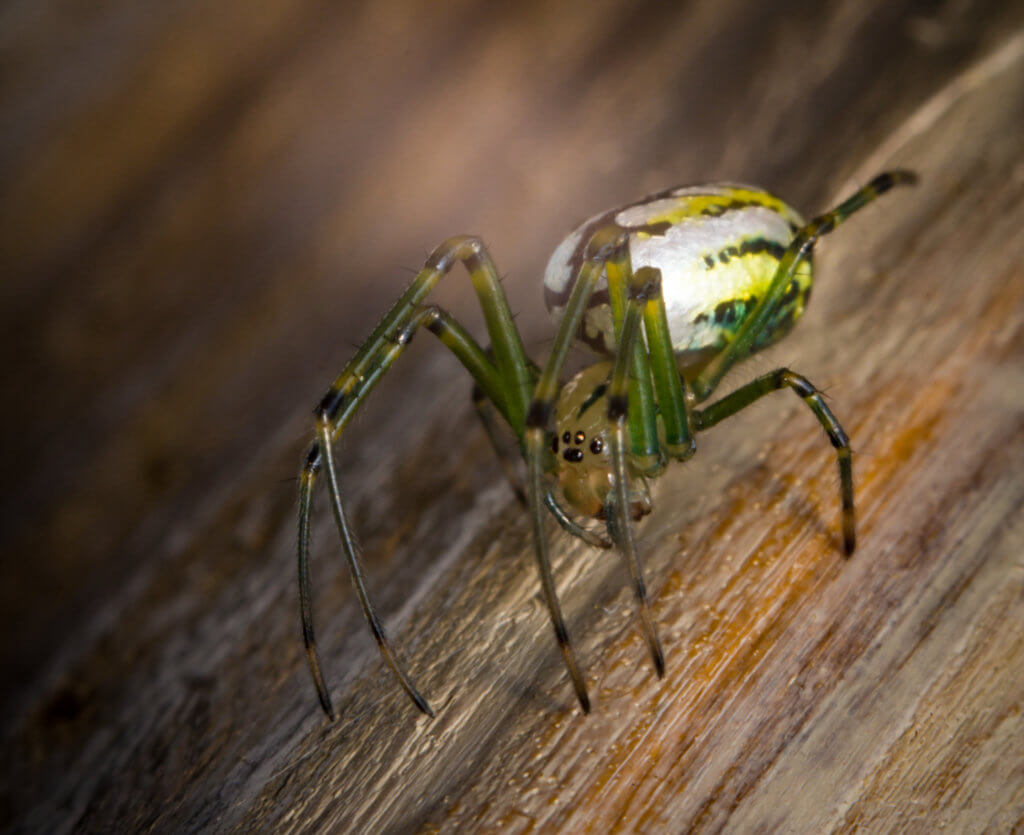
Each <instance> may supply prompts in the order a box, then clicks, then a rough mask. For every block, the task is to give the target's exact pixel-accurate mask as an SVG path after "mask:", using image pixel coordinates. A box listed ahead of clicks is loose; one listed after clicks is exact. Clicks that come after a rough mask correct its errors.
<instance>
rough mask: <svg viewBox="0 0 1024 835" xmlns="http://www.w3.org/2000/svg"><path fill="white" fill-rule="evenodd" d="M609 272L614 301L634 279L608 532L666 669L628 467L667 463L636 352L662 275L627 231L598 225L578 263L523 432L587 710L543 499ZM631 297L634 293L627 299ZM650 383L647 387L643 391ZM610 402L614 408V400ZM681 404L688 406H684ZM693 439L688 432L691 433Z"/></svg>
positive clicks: (617, 406)
mask: <svg viewBox="0 0 1024 835" xmlns="http://www.w3.org/2000/svg"><path fill="white" fill-rule="evenodd" d="M603 272H606V273H607V276H608V279H609V289H610V291H611V295H612V298H613V299H614V297H615V293H616V291H617V289H616V286H615V284H616V281H620V280H622V279H623V278H625V277H629V285H630V286H629V289H628V291H626V290H625V288H622V289H623V291H624V292H623V296H624V298H623V300H622V305H621V306H619V308H618V309H619V311H621V312H622V315H621V317H620V316H617V317H616V320H617V331H618V333H619V346H618V351H617V355H616V357H617V358H616V364H615V371H614V373H613V382H612V386H611V391H612V392H613V394H611V395H610V396H609V403H610V404H613V406H614V409H613V412H614V413H613V414H612V416H611V418H610V422H611V423H612V425H613V427H614V431H613V432H612V436H611V439H610V441H611V444H612V453H613V458H614V459H615V460H616V462H617V466H618V468H619V473H618V476H617V477H616V478H615V479H613V480H615V481H617V482H618V483H617V485H616V490H615V491H614V492H613V494H611V495H609V496H608V498H607V510H606V514H605V515H606V519H607V520H608V530H609V534H610V535H611V536H612V538H613V540H614V541H615V542H616V543H617V544H618V545H619V547H620V549H621V550H622V552H623V555H624V557H625V559H626V562H627V565H628V567H629V570H630V574H631V576H632V577H633V583H634V589H635V592H636V597H637V600H638V602H639V604H640V613H641V620H642V622H643V627H644V633H645V636H646V639H647V642H648V645H649V647H650V649H651V656H652V658H653V660H654V665H655V669H656V670H657V671H658V674H659V675H662V674H663V673H664V667H665V665H664V655H663V652H662V650H661V642H660V640H659V639H658V636H657V631H656V630H655V628H654V623H653V620H652V618H651V616H650V608H649V605H648V601H647V592H646V588H645V585H644V581H643V576H642V573H641V571H640V566H639V561H638V560H637V556H636V548H635V545H634V543H633V539H632V530H631V525H630V522H629V513H630V500H629V495H630V489H629V473H628V468H627V466H626V457H627V455H628V456H630V457H631V460H632V462H633V466H638V467H639V468H640V469H641V470H644V471H649V470H652V469H654V470H656V469H660V461H661V456H662V453H661V449H660V446H659V445H658V440H657V429H656V422H655V412H654V406H653V397H652V395H651V393H650V392H651V379H650V373H651V372H650V370H649V367H648V365H647V362H648V358H647V356H646V354H643V355H642V356H641V355H640V352H639V351H637V350H636V349H637V346H638V344H639V339H638V334H639V330H640V322H641V315H642V313H643V311H644V304H645V302H646V301H647V299H648V296H652V297H653V296H654V295H655V293H656V287H657V285H658V281H659V279H660V274H659V273H658V272H657V271H656V270H640V271H638V275H637V276H632V271H631V268H630V266H629V251H628V237H627V236H626V234H625V233H624V230H622V229H619V228H617V227H614V226H612V227H607V228H604V229H601V230H599V231H598V232H597V233H596V234H595V235H594V236H593V237H592V238H591V239H590V241H589V243H588V245H587V248H586V252H585V259H584V262H583V264H582V266H581V267H580V269H579V272H578V275H577V277H576V281H575V283H574V285H573V290H572V293H571V294H570V296H569V299H568V302H567V304H566V307H565V309H564V312H563V318H562V321H561V322H560V323H559V327H558V332H557V334H556V335H555V339H554V342H553V345H552V350H551V354H550V355H549V357H548V362H547V365H546V366H545V368H544V371H543V373H542V374H541V376H540V379H539V380H538V382H537V388H536V391H535V392H534V398H533V401H532V402H531V404H530V408H529V411H528V412H527V418H526V430H525V433H524V448H525V454H526V461H527V485H526V486H527V496H528V499H529V502H530V510H531V519H532V522H533V535H534V545H535V552H536V555H537V564H538V568H539V569H540V576H541V585H542V588H543V591H544V596H545V599H546V601H547V604H548V609H549V611H550V614H551V621H552V625H553V627H554V630H555V636H556V638H557V640H558V643H559V647H560V648H561V650H562V654H563V657H564V659H565V664H566V667H567V668H568V670H569V674H570V676H571V678H572V681H573V687H574V688H575V690H576V696H577V698H578V699H579V703H580V707H581V708H582V710H583V712H584V713H587V712H589V711H590V698H589V696H588V694H587V688H586V684H585V682H584V679H583V676H582V674H581V672H580V669H579V666H578V664H577V663H576V657H575V652H574V650H573V646H572V642H571V640H570V638H569V633H568V630H567V629H566V626H565V621H564V618H563V616H562V611H561V606H560V605H559V602H558V594H557V591H556V589H555V583H554V579H553V577H552V573H551V561H550V557H549V552H548V545H547V538H546V536H545V533H544V526H543V512H542V498H543V496H544V495H545V493H546V486H545V484H544V478H545V475H546V472H547V471H548V470H550V469H551V466H550V462H549V461H548V459H547V456H548V455H549V446H548V443H547V439H548V437H549V431H550V424H551V421H552V417H553V412H554V403H555V398H556V396H557V394H558V390H559V383H558V381H559V377H560V374H561V371H562V368H563V366H564V363H565V358H566V355H567V353H568V350H569V346H570V343H571V341H572V339H573V337H574V335H575V334H576V332H577V330H578V328H579V323H580V320H581V319H582V316H583V312H584V309H585V307H586V305H587V302H588V300H589V299H590V297H591V295H592V293H593V291H594V287H595V286H596V283H597V280H598V278H599V277H600V276H601V274H602V273H603ZM627 295H628V298H626V296H627ZM613 304H614V302H613ZM631 369H632V371H633V375H634V376H633V377H632V379H631V378H630V370H631ZM638 369H639V373H640V374H641V375H643V378H646V379H643V378H641V379H637V377H638V374H637V371H638ZM645 387H646V393H643V389H644V388H645ZM638 390H641V394H640V396H639V397H636V393H637V391H638ZM633 401H635V402H636V403H637V404H638V412H637V413H634V414H630V403H631V402H633ZM609 408H610V409H612V406H610V407H609ZM680 408H682V406H681V405H680ZM634 426H636V427H637V432H638V434H640V435H641V440H640V442H639V443H638V441H637V439H636V438H634V437H632V434H631V433H632V431H633V427H634ZM688 440H689V436H688V435H687V441H688ZM616 448H617V452H616Z"/></svg>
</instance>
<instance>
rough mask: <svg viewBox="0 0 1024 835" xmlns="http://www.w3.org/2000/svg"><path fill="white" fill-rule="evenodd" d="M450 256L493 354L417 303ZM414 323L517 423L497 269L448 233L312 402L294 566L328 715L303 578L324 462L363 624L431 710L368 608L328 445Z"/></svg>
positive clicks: (513, 352) (517, 387)
mask: <svg viewBox="0 0 1024 835" xmlns="http://www.w3.org/2000/svg"><path fill="white" fill-rule="evenodd" d="M458 261H462V262H463V263H464V264H465V265H466V268H467V270H468V272H469V274H470V279H471V281H472V283H473V286H474V289H475V290H476V292H477V296H478V297H479V300H480V304H481V308H482V309H483V313H484V319H485V322H486V325H487V330H488V332H489V334H490V337H491V343H492V346H493V347H492V351H493V357H494V361H493V362H492V361H491V359H490V358H489V357H488V356H487V354H486V353H485V352H484V350H483V349H482V348H481V347H480V346H479V345H478V344H477V343H476V341H475V340H474V339H473V337H472V336H470V335H469V333H468V332H467V331H466V330H465V329H464V328H463V327H462V326H461V325H459V324H458V322H456V321H455V319H453V318H452V317H451V316H450V315H449V314H447V313H446V312H445V311H443V310H442V309H441V308H439V307H437V306H435V305H432V306H429V307H424V306H422V305H421V304H420V302H421V301H422V299H423V298H424V297H425V296H426V295H427V293H429V292H430V290H431V289H432V288H433V286H434V285H435V284H436V283H437V282H438V281H439V280H440V279H441V278H442V277H443V276H444V275H446V274H447V273H448V272H449V271H450V270H451V268H452V267H453V266H454V264H455V263H456V262H458ZM421 327H426V328H427V329H429V330H430V331H431V332H432V333H434V334H435V335H436V336H437V337H438V338H439V339H440V340H441V342H442V343H443V344H444V345H445V346H446V347H447V348H448V349H449V350H451V351H452V353H454V354H455V355H456V357H457V358H458V359H459V360H460V361H461V362H462V364H463V365H464V366H465V367H466V369H467V370H468V371H469V372H470V374H471V375H472V376H473V379H474V380H475V381H476V384H477V385H478V386H479V387H480V388H481V390H482V391H483V392H484V393H485V394H486V396H487V397H488V398H490V399H491V400H492V401H493V402H494V404H495V406H496V407H497V408H498V410H499V411H500V412H501V414H502V416H503V417H504V418H505V419H506V420H507V421H508V422H509V424H510V425H511V426H512V427H513V430H514V431H516V432H517V434H519V433H520V432H521V431H522V424H523V416H524V414H525V410H526V404H527V399H528V396H529V390H530V387H531V385H532V375H531V372H530V365H529V362H528V360H527V359H526V355H525V352H524V351H523V347H522V342H521V340H520V338H519V333H518V331H517V330H516V328H515V325H514V324H513V322H512V315H511V312H510V311H509V308H508V302H507V300H506V299H505V294H504V291H502V289H501V285H500V282H499V280H498V273H497V270H496V269H495V267H494V264H493V262H492V260H491V258H490V256H489V255H488V254H487V251H486V249H485V248H484V246H483V243H482V242H481V241H480V240H479V239H477V238H471V237H457V238H451V239H449V240H448V241H445V242H444V243H443V244H441V246H439V247H438V248H437V249H436V250H435V251H434V252H433V254H432V255H431V256H430V258H428V260H427V263H426V266H425V267H424V268H423V270H422V271H421V272H420V273H419V275H417V277H416V279H415V280H414V281H413V282H412V284H411V285H410V286H409V288H408V289H407V290H406V291H405V293H403V294H402V296H401V297H400V298H399V300H398V302H397V303H396V304H395V306H394V307H393V308H392V309H391V311H390V312H389V313H388V314H387V315H386V316H385V317H384V319H383V320H382V321H381V323H380V324H379V325H378V326H377V327H376V328H375V329H374V331H373V333H372V334H371V335H370V338H369V339H368V340H367V341H366V343H364V345H363V347H362V348H360V350H359V351H358V352H357V353H356V355H355V357H353V359H352V360H351V361H350V362H349V364H348V365H347V366H346V367H345V370H344V371H343V372H342V373H341V375H340V376H339V377H338V379H337V380H336V381H335V383H334V384H333V385H332V386H331V388H330V390H329V391H328V392H327V394H326V395H325V396H324V398H323V400H322V401H321V403H320V406H319V407H318V408H317V410H316V415H317V438H316V440H315V441H314V443H313V445H312V446H311V447H310V449H309V452H308V453H307V456H306V459H305V463H304V464H303V467H302V472H301V474H300V486H299V531H298V571H299V608H300V615H301V619H302V632H303V639H304V641H305V645H306V655H307V658H308V660H309V666H310V671H311V672H312V675H313V681H314V684H315V685H316V689H317V695H318V696H319V699H320V704H321V706H322V707H323V709H324V712H325V713H326V714H327V715H328V716H329V717H330V718H331V719H334V718H335V712H334V708H333V705H332V703H331V699H330V695H329V692H328V690H327V686H326V684H325V682H324V677H323V674H322V671H321V664H320V658H319V653H318V651H317V647H316V638H315V633H314V629H313V609H312V595H311V592H310V579H309V541H310V515H311V511H312V496H313V490H314V487H315V485H316V480H317V474H318V472H319V470H320V468H321V466H325V468H326V471H327V476H328V477H327V487H328V492H329V494H330V499H331V507H332V510H333V513H334V519H335V523H336V525H337V528H338V532H339V534H340V536H341V541H342V546H343V549H344V552H345V557H346V561H347V563H348V567H349V573H350V574H351V576H352V582H353V585H354V586H355V589H356V594H357V596H358V598H359V602H360V605H361V606H362V609H363V614H364V615H365V617H366V620H367V623H368V624H369V626H370V630H371V632H372V633H373V635H374V638H375V639H376V640H377V644H378V647H379V648H380V651H381V654H382V655H383V657H384V659H385V661H386V662H387V664H388V666H389V667H390V668H391V670H392V672H393V673H394V674H395V676H396V677H397V678H398V680H399V682H400V683H401V685H402V687H403V688H404V689H405V691H406V693H407V694H408V695H409V697H410V698H411V699H412V700H413V703H414V704H415V705H416V706H417V708H419V709H420V710H421V711H423V712H424V713H426V714H428V715H430V716H433V711H432V710H431V708H430V705H429V704H428V703H427V701H426V699H424V698H423V696H422V695H421V694H420V693H419V691H418V690H417V689H416V687H415V686H414V685H413V683H412V681H411V679H410V678H409V676H408V675H407V674H406V672H405V670H404V668H403V667H402V665H401V663H400V662H399V660H398V658H397V656H396V655H395V653H394V650H393V649H392V647H391V644H390V642H389V641H388V639H387V637H386V635H385V633H384V630H383V627H382V626H381V624H380V621H379V619H378V617H377V615H376V612H375V611H374V607H373V604H372V602H371V600H370V597H369V593H368V592H367V589H366V584H365V581H364V578H363V569H362V563H361V560H360V557H359V552H358V549H357V547H356V544H355V539H354V537H353V535H352V531H351V528H350V526H349V524H348V521H347V519H346V517H345V513H344V509H343V507H342V501H341V492H340V489H339V487H338V480H337V473H336V469H335V466H334V458H333V455H332V453H331V446H332V444H333V442H334V441H336V440H337V438H338V437H339V435H340V434H341V432H342V430H343V429H344V428H345V426H347V424H348V422H349V421H350V420H351V419H352V416H353V414H354V413H355V411H356V409H358V407H359V406H360V405H361V403H362V402H363V400H365V398H366V396H367V395H368V394H369V392H370V390H371V389H372V388H373V387H374V386H375V385H376V383H377V382H378V381H379V380H380V379H381V377H382V376H383V375H384V374H385V373H386V372H387V370H388V369H389V368H390V367H391V366H392V365H393V364H394V362H395V361H396V360H397V359H398V357H399V356H400V355H401V354H402V352H403V351H404V350H405V348H406V346H407V345H408V343H409V342H410V341H411V339H412V337H413V335H414V334H415V333H416V331H417V330H418V329H419V328H421Z"/></svg>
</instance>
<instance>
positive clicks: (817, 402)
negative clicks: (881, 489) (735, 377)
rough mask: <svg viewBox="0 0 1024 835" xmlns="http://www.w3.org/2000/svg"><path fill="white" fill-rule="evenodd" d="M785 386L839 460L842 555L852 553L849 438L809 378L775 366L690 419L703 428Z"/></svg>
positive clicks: (851, 484) (851, 467)
mask: <svg viewBox="0 0 1024 835" xmlns="http://www.w3.org/2000/svg"><path fill="white" fill-rule="evenodd" d="M786 387H789V388H791V389H792V390H793V392H794V393H795V394H796V395H797V396H798V397H799V398H800V399H801V400H803V401H804V403H806V404H807V405H808V406H809V407H810V409H811V411H812V412H814V416H815V417H816V418H817V419H818V422H819V423H820V424H821V426H822V428H823V429H824V430H825V432H826V433H827V434H828V437H829V440H830V441H832V446H833V447H835V450H836V457H837V458H838V461H839V491H840V496H841V500H842V509H843V510H842V512H843V551H844V553H845V554H846V556H850V555H851V554H852V553H853V550H854V548H855V547H856V546H857V538H856V533H855V515H854V509H853V464H852V462H851V457H850V440H849V438H848V437H847V436H846V432H844V431H843V427H842V426H840V425H839V421H838V420H836V416H835V415H834V414H832V410H831V409H829V407H828V404H827V403H826V402H825V399H824V398H823V397H822V394H821V392H820V391H819V390H818V389H817V388H815V387H814V385H813V384H812V383H811V381H810V380H808V379H807V378H806V377H804V376H803V375H801V374H796V373H794V372H792V371H790V370H789V369H788V368H779V369H777V370H775V371H773V372H771V373H770V374H765V375H764V376H763V377H758V378H757V379H756V380H753V381H751V382H749V383H747V384H746V385H744V386H740V387H739V388H738V389H736V391H734V392H732V393H731V394H728V395H726V396H725V397H723V398H722V399H721V400H719V401H717V402H716V403H712V404H711V405H710V406H708V407H707V408H704V409H701V410H699V411H696V412H694V415H693V421H694V426H695V428H696V429H697V431H703V430H705V429H709V428H710V427H712V426H714V425H715V424H716V423H719V422H720V421H722V420H725V418H727V417H730V416H732V415H734V414H736V413H737V412H739V411H740V410H742V409H745V408H746V407H747V406H749V405H750V404H751V403H754V402H755V401H757V400H760V399H761V398H762V397H764V396H765V395H766V394H771V393H772V392H773V391H778V390H779V389H782V388H786Z"/></svg>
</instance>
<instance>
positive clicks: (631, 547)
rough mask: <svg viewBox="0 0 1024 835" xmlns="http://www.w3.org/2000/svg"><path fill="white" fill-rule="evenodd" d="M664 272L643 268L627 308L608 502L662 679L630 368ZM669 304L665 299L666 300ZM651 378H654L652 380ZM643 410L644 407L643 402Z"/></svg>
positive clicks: (613, 405)
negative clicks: (641, 522) (643, 553)
mask: <svg viewBox="0 0 1024 835" xmlns="http://www.w3.org/2000/svg"><path fill="white" fill-rule="evenodd" d="M660 285H661V271H660V270H656V269H652V268H650V267H642V268H640V269H639V270H637V271H636V272H635V273H634V274H633V275H632V276H631V277H630V281H629V295H628V301H627V304H626V308H625V310H624V311H623V316H622V323H621V327H620V328H619V338H618V350H617V351H616V354H615V365H614V367H613V369H612V377H611V383H610V385H609V387H608V423H609V424H610V426H611V432H610V433H609V438H608V441H609V451H610V456H611V459H612V472H613V479H612V480H613V482H614V487H613V489H612V491H611V492H610V493H609V495H608V499H607V501H606V504H605V518H606V519H607V520H608V530H609V532H610V533H611V534H612V536H613V538H614V539H615V542H616V544H617V545H618V546H619V550H620V551H622V554H623V556H624V557H625V559H626V566H627V567H628V569H629V574H630V577H631V578H632V580H633V591H634V595H635V597H636V600H637V604H638V605H639V607H640V621H641V623H642V625H643V630H644V637H645V638H646V639H647V646H648V648H649V649H650V651H651V659H652V661H653V662H654V669H655V671H656V672H657V674H658V678H662V677H663V676H664V675H665V653H664V651H663V650H662V647H661V640H660V639H659V638H658V630H657V628H656V627H655V625H654V619H653V618H652V617H651V607H650V602H649V601H648V598H647V586H646V584H645V583H644V577H643V572H642V570H641V568H640V560H639V559H638V558H637V553H636V542H635V541H634V539H633V526H632V525H631V524H630V520H629V514H630V489H629V468H628V465H627V461H626V458H627V451H628V450H629V449H630V448H631V443H630V438H629V437H628V432H629V431H630V426H629V425H627V414H628V412H629V410H630V401H629V388H630V379H629V370H630V366H633V367H634V369H635V367H636V363H635V354H634V349H635V348H636V346H637V345H639V344H640V338H639V336H640V327H641V322H642V320H641V316H642V314H643V310H644V308H645V307H646V303H647V300H648V298H650V297H652V296H655V295H656V294H658V297H659V298H660V294H659V291H658V288H659V287H660ZM662 304H664V302H662ZM649 380H650V378H649V377H648V382H649ZM640 406H641V408H644V406H643V404H642V402H641V403H640Z"/></svg>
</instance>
